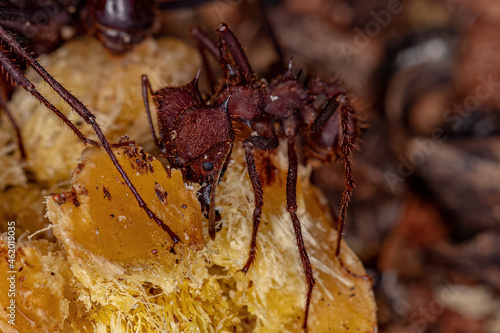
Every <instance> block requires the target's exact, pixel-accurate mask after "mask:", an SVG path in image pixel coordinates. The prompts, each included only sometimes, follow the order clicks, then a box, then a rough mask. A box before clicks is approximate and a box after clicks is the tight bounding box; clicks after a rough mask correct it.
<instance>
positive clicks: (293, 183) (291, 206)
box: [286, 136, 316, 332]
mask: <svg viewBox="0 0 500 333" xmlns="http://www.w3.org/2000/svg"><path fill="white" fill-rule="evenodd" d="M287 141H288V174H287V181H286V210H287V211H288V213H289V214H290V217H291V219H292V224H293V231H294V233H295V240H296V241H297V247H298V248H299V255H300V259H301V261H302V267H303V268H304V273H305V275H306V282H307V298H306V310H305V314H304V323H303V324H302V328H303V330H304V332H307V318H308V316H309V306H310V304H311V297H312V290H313V287H314V285H315V283H316V281H315V279H314V275H313V270H312V265H311V262H310V260H309V255H308V254H307V251H306V246H305V244H304V238H303V237H302V227H301V225H300V221H299V218H298V217H297V214H296V212H297V175H298V164H299V160H298V158H297V152H296V150H295V143H294V137H293V136H288V137H287Z"/></svg>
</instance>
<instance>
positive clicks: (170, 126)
mask: <svg viewBox="0 0 500 333" xmlns="http://www.w3.org/2000/svg"><path fill="white" fill-rule="evenodd" d="M191 34H192V35H193V37H194V38H195V40H196V42H197V45H198V48H199V49H200V52H201V54H202V57H203V62H204V64H207V59H206V58H205V51H208V52H209V53H211V54H212V55H213V56H214V57H216V58H217V59H218V60H219V62H220V64H221V66H222V70H223V72H224V76H225V77H224V80H223V83H222V85H220V87H218V88H217V89H216V92H215V94H213V97H212V98H211V99H210V100H204V99H203V97H202V96H201V94H200V92H199V90H198V86H197V83H198V75H197V76H196V78H195V79H194V80H193V81H192V82H190V83H189V84H187V85H185V86H181V87H166V88H162V89H160V90H158V91H156V92H153V90H152V88H151V85H150V83H149V80H148V78H147V77H146V76H145V75H143V77H142V81H143V85H142V86H143V89H142V91H143V98H144V103H145V107H146V112H147V116H148V119H149V124H150V128H151V132H152V135H153V139H154V142H155V144H156V145H157V147H158V148H159V150H160V151H161V153H162V154H163V155H164V156H165V157H166V158H167V159H168V161H169V162H170V164H171V165H172V166H173V167H175V168H179V169H181V170H182V171H183V174H184V176H185V178H186V180H188V181H193V182H196V183H200V184H201V185H202V187H201V189H200V202H201V204H202V210H203V211H204V212H205V214H206V215H207V216H208V230H209V235H210V237H211V238H212V239H214V238H215V231H216V228H215V223H216V219H217V212H216V209H215V198H216V195H215V192H216V188H217V185H218V183H219V182H220V180H221V177H222V175H223V174H224V172H225V170H226V168H227V166H228V163H229V161H230V158H231V152H232V148H233V145H234V139H235V135H234V129H233V125H232V122H237V123H242V124H244V125H245V126H248V127H249V128H250V130H252V135H250V136H249V137H247V138H246V139H245V140H243V148H244V151H245V160H246V166H247V170H248V174H249V177H250V181H251V183H252V187H253V192H254V203H255V208H254V212H253V230H252V238H251V243H250V250H249V254H248V260H247V262H246V264H245V265H244V267H243V268H242V271H243V272H245V273H246V272H247V271H248V269H249V268H250V266H251V265H252V263H253V262H254V260H255V255H256V246H257V231H258V228H259V223H260V219H261V209H262V206H263V203H264V202H263V190H262V184H261V180H260V177H259V174H258V172H257V168H256V162H255V152H254V149H258V150H266V151H269V150H275V149H277V148H278V145H279V139H280V138H284V139H286V141H287V145H288V175H287V183H286V210H287V211H288V213H289V214H290V217H291V220H292V224H293V229H294V233H295V237H296V241H297V246H298V249H299V254H300V258H301V261H302V266H303V269H304V272H305V276H306V281H307V286H308V290H307V299H306V307H305V315H304V322H303V329H304V331H307V318H308V314H309V305H310V301H311V295H312V290H313V287H314V284H315V279H314V276H313V271H312V266H311V263H310V260H309V256H308V254H307V251H306V247H305V244H304V240H303V237H302V230H301V224H300V221H299V219H298V217H297V214H296V212H297V200H296V188H297V171H298V157H297V151H296V148H295V139H296V138H297V137H299V135H300V134H302V137H303V138H304V144H303V146H304V149H305V151H304V153H305V155H306V157H308V158H310V159H317V160H319V161H321V162H331V161H333V160H334V159H335V158H336V157H340V158H341V159H342V163H343V169H344V174H345V175H344V177H345V178H344V184H345V191H344V192H343V194H342V199H341V204H340V212H339V221H338V238H337V244H336V251H335V256H336V257H337V258H338V260H339V262H340V265H341V267H342V268H343V269H345V270H346V271H347V272H349V273H350V274H351V275H353V276H357V275H356V274H354V273H352V272H350V271H349V270H348V269H347V268H346V267H345V266H344V264H343V262H342V260H341V258H340V244H341V239H342V231H343V228H344V223H345V219H346V215H347V206H348V203H349V201H350V197H351V192H352V190H353V189H354V181H353V176H352V171H351V151H352V148H353V145H354V142H355V141H356V138H357V135H358V121H357V118H356V115H355V113H354V110H353V109H352V107H351V104H350V101H349V97H348V95H347V93H346V91H345V90H344V89H343V88H342V87H340V86H339V85H338V84H336V83H334V82H323V81H320V80H312V81H310V82H309V83H308V85H307V86H304V85H303V84H301V83H300V82H299V80H298V78H299V76H300V71H299V73H298V74H297V75H293V73H292V62H291V61H290V63H289V66H288V69H287V70H286V71H285V73H284V74H282V75H281V76H278V77H276V78H274V79H272V80H271V81H270V82H269V83H267V82H266V81H265V80H262V79H259V78H258V77H257V75H256V74H255V73H254V72H253V70H252V68H251V66H250V64H249V62H248V59H247V57H246V55H245V53H244V51H243V49H242V47H241V45H240V43H239V41H238V40H237V38H236V37H235V35H234V34H233V33H232V31H231V30H230V29H229V27H228V26H227V25H226V24H224V23H222V24H221V25H220V27H219V29H218V30H217V34H218V46H217V45H215V44H214V43H213V42H212V41H211V40H210V39H209V38H208V37H207V35H206V34H205V33H204V32H203V31H202V30H201V29H200V28H198V27H193V28H192V29H191ZM209 81H211V82H213V79H212V78H211V74H209ZM149 94H151V95H152V96H153V101H154V103H155V105H156V108H157V112H158V122H159V136H158V137H157V136H156V133H155V130H154V126H153V123H152V120H151V119H152V118H151V111H150V107H149ZM320 96H323V97H326V103H325V104H324V106H323V107H322V108H321V109H317V108H316V107H315V106H314V101H315V100H316V99H317V98H319V97H320ZM276 125H278V126H276ZM358 277H361V276H358Z"/></svg>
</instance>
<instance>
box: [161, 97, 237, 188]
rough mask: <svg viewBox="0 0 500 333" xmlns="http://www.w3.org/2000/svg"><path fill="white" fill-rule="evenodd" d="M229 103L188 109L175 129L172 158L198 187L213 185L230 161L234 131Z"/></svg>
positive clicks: (171, 132) (175, 124)
mask: <svg viewBox="0 0 500 333" xmlns="http://www.w3.org/2000/svg"><path fill="white" fill-rule="evenodd" d="M228 103H229V98H227V99H226V100H225V101H224V102H223V103H222V104H219V105H214V106H193V107H189V108H187V109H185V110H184V111H183V112H182V113H181V114H180V115H179V117H177V119H176V121H175V123H174V125H173V126H172V130H171V131H170V146H171V148H172V153H173V154H172V155H173V156H175V164H176V166H178V167H181V168H183V169H184V171H185V175H186V178H187V179H189V180H191V181H194V182H198V183H202V182H205V181H210V180H211V179H214V177H215V174H217V172H220V171H221V170H222V169H223V167H224V165H225V163H226V160H228V159H229V154H230V151H231V149H230V148H229V146H230V147H232V144H233V140H234V131H233V126H232V123H231V119H230V117H229V112H228Z"/></svg>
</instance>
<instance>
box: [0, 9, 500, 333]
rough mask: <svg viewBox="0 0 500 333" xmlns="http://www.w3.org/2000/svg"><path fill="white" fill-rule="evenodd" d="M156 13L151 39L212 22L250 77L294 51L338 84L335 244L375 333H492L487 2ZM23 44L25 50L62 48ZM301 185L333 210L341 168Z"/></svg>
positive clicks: (499, 176)
mask: <svg viewBox="0 0 500 333" xmlns="http://www.w3.org/2000/svg"><path fill="white" fill-rule="evenodd" d="M42 2H43V1H42ZM53 2H54V1H52V2H51V1H45V2H44V4H39V5H37V6H48V5H49V4H50V3H53ZM66 2H67V1H66ZM12 3H13V2H12V1H10V2H5V4H3V2H0V6H2V7H4V6H5V8H10V6H12ZM58 3H62V2H61V1H59V2H58ZM75 3H76V4H79V3H80V2H79V1H75ZM35 7H36V6H35ZM160 7H161V8H163V9H164V10H162V11H161V13H160V14H159V16H158V18H159V24H158V29H157V34H158V35H168V36H176V37H179V38H181V39H183V40H185V41H188V42H189V43H191V44H193V45H194V43H193V41H192V39H191V37H190V36H189V28H190V27H191V26H192V25H194V24H196V25H200V26H201V27H202V28H203V29H205V31H207V32H209V34H211V36H212V37H213V38H214V39H215V28H216V27H217V26H218V24H219V23H220V22H222V21H223V22H226V23H228V24H229V26H230V27H231V29H232V30H233V31H234V33H235V34H236V35H237V36H238V38H239V40H240V42H241V44H242V45H243V47H244V48H245V50H246V52H247V54H248V56H249V59H250V63H251V64H252V66H253V68H254V70H255V71H256V72H257V73H259V74H260V75H261V76H262V77H266V78H268V79H271V78H272V77H273V76H275V75H277V74H278V73H279V71H280V65H281V64H283V63H287V62H288V59H289V58H290V57H292V56H293V63H294V68H295V70H298V69H299V68H301V69H302V70H303V72H304V74H303V76H302V77H303V78H315V77H320V78H322V79H331V78H337V79H338V80H339V81H340V82H343V85H344V86H345V87H346V88H347V89H348V90H349V92H350V94H351V98H352V100H353V101H354V107H355V109H356V111H357V113H358V114H359V116H360V119H362V120H363V122H364V124H365V125H366V126H364V128H363V134H362V136H361V139H360V140H359V142H358V145H357V146H358V149H357V151H356V152H355V154H354V177H355V181H356V185H357V188H356V190H355V191H354V196H353V199H352V203H351V205H350V208H349V211H348V214H349V216H348V224H347V227H346V230H345V239H346V240H347V242H348V243H349V245H350V247H351V248H352V249H353V250H354V251H355V252H356V253H357V254H358V256H359V257H360V258H361V260H362V261H363V262H364V265H365V267H366V269H367V271H368V273H369V274H370V275H372V276H373V277H374V290H375V296H376V301H377V304H378V307H379V311H378V318H379V330H380V332H387V333H389V332H391V333H393V332H394V333H396V332H397V333H413V332H415V333H420V332H432V333H459V332H464V333H466V332H467V333H469V332H475V333H481V332H485V333H493V332H500V297H499V290H500V246H498V244H500V163H499V161H500V141H499V137H498V134H500V113H499V111H500V57H499V54H500V38H498V37H499V35H500V2H498V1H492V0H476V1H465V0H444V1H431V0H412V1H411V0H410V1H399V0H371V1H368V0H365V1H361V0H309V1H302V0H260V1H258V0H223V1H202V0H185V1H181V0H179V1H173V2H162V3H160ZM45 8H49V7H45ZM4 12H5V11H4ZM0 19H4V20H5V18H4V17H2V16H1V15H0ZM71 29H72V30H71V31H66V32H67V33H70V34H78V33H80V32H79V31H78V29H79V28H78V25H75V26H72V27H71ZM61 31H62V34H64V33H63V32H64V31H63V30H62V29H61ZM497 34H499V35H497ZM36 40H37V39H36V38H35V39H32V43H33V44H34V45H33V48H34V49H35V50H36V51H37V52H38V53H43V52H47V51H48V50H50V49H54V48H56V47H57V46H58V44H59V43H60V42H61V40H60V38H55V39H54V42H53V43H36ZM37 47H38V49H37ZM313 181H314V182H315V183H316V184H317V185H318V186H319V187H320V188H321V189H322V190H323V192H324V194H325V196H326V197H327V198H328V200H329V203H330V205H331V209H332V212H334V215H335V214H336V212H337V210H338V204H339V200H340V195H341V193H342V191H343V178H342V170H341V167H340V163H338V164H332V165H324V166H320V167H317V168H315V170H314V172H313ZM332 223H335V221H333V222H332ZM497 241H498V242H499V243H497ZM332 255H333V254H332Z"/></svg>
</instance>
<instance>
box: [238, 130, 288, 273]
mask: <svg viewBox="0 0 500 333" xmlns="http://www.w3.org/2000/svg"><path fill="white" fill-rule="evenodd" d="M278 145H279V141H278V139H277V138H266V137H263V136H252V137H250V138H248V139H246V140H245V141H243V148H245V159H246V164H247V169H248V175H249V177H250V181H251V182H252V187H253V194H254V202H255V208H254V211H253V229H252V240H251V242H250V251H249V253H248V260H247V263H246V264H245V266H244V267H243V268H242V269H241V271H242V272H243V273H246V272H247V271H248V269H249V268H250V266H251V265H252V263H253V262H254V260H255V252H256V249H257V231H258V229H259V224H260V216H261V214H262V211H261V208H262V205H263V204H264V201H263V194H262V184H261V181H260V177H259V173H258V172H257V168H256V167H255V157H254V154H253V148H254V147H255V148H257V149H262V150H274V149H276V148H278Z"/></svg>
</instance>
